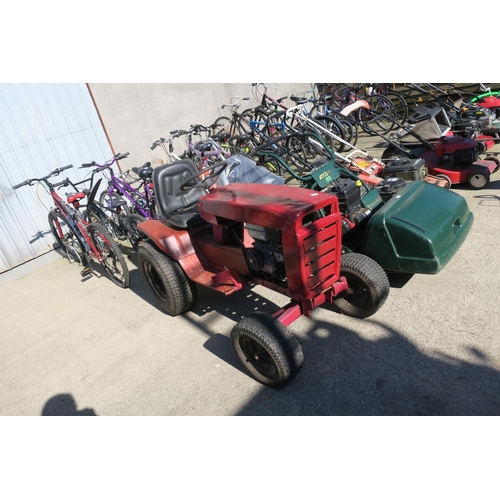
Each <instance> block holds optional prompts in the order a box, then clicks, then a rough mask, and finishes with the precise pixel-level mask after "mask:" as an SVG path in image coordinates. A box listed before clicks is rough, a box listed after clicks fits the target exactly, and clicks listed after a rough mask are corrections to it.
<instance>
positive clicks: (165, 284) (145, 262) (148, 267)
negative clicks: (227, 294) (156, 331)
mask: <svg viewBox="0 0 500 500" xmlns="http://www.w3.org/2000/svg"><path fill="white" fill-rule="evenodd" d="M137 258H138V261H139V269H140V270H141V272H142V274H143V275H144V277H145V278H146V283H147V284H148V286H149V288H150V290H151V291H152V292H153V295H154V296H155V298H156V300H157V301H158V303H159V305H160V306H161V308H162V309H164V310H165V311H166V312H167V313H169V314H171V315H172V316H177V315H178V314H182V313H185V312H186V311H188V310H189V309H191V307H192V306H193V304H194V303H195V302H196V299H197V294H196V292H197V290H196V284H195V283H193V282H192V281H191V280H189V279H188V277H187V276H186V275H185V274H184V271H183V270H182V268H181V266H180V265H179V264H178V263H177V262H176V261H175V260H173V259H171V258H170V257H169V256H168V255H165V254H164V253H162V252H160V251H159V250H157V249H156V248H155V247H154V246H153V245H151V243H148V242H146V241H145V242H143V243H141V244H140V245H139V250H138V251H137Z"/></svg>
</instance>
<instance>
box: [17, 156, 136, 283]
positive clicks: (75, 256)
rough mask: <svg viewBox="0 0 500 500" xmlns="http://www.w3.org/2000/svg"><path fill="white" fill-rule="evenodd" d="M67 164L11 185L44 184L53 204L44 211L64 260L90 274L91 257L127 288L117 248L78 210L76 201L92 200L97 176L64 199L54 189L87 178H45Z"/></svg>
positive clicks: (127, 278)
mask: <svg viewBox="0 0 500 500" xmlns="http://www.w3.org/2000/svg"><path fill="white" fill-rule="evenodd" d="M69 168H73V165H66V166H65V167H60V168H56V169H55V170H53V171H52V172H50V173H49V174H48V175H46V176H45V177H40V178H33V179H26V180H25V181H23V182H21V183H19V184H16V185H15V186H12V188H13V189H19V188H21V187H22V186H31V185H33V184H34V183H40V184H42V185H44V186H45V187H46V188H47V189H48V192H49V195H50V196H51V198H52V200H53V202H54V205H55V206H54V207H53V208H51V209H50V210H49V213H48V222H49V226H50V229H51V232H52V234H53V236H54V238H55V239H56V241H57V243H58V245H59V246H60V248H61V249H62V250H63V251H65V252H66V256H67V258H68V261H69V262H78V263H79V264H80V265H82V266H83V270H82V271H81V273H80V274H81V276H82V277H86V276H89V275H90V274H91V272H92V262H93V261H95V262H98V263H99V264H100V265H101V267H102V269H103V270H104V272H105V273H106V274H107V276H108V277H109V278H110V279H111V281H113V283H115V284H117V285H118V286H120V287H121V288H127V287H128V286H129V284H130V273H129V270H128V267H127V264H126V262H125V259H124V257H123V254H122V252H121V250H120V248H119V247H118V245H117V244H116V242H115V241H114V240H113V237H112V236H111V235H110V234H109V231H108V230H107V229H106V228H105V227H104V226H103V225H102V224H101V223H99V222H91V223H89V222H88V221H87V220H86V219H85V218H84V216H83V214H82V213H81V212H80V209H81V208H83V207H82V206H81V205H80V202H81V200H82V199H83V198H85V197H87V207H90V206H91V205H92V204H93V203H94V199H95V196H96V193H97V190H98V188H99V185H100V180H99V182H97V183H96V184H95V185H94V187H93V188H92V190H85V191H84V192H76V193H75V194H71V195H69V196H68V197H67V201H64V200H63V199H62V197H61V196H60V195H59V194H58V193H57V191H56V189H58V188H60V187H62V186H65V187H67V186H70V185H71V186H72V187H73V188H75V189H76V185H77V184H81V183H82V182H87V181H80V182H79V183H72V182H71V181H70V180H69V178H66V179H64V180H63V181H62V182H58V183H52V182H50V181H49V179H50V178H51V177H54V176H57V175H59V174H60V173H61V172H63V171H64V170H67V169H69ZM77 191H78V190H77Z"/></svg>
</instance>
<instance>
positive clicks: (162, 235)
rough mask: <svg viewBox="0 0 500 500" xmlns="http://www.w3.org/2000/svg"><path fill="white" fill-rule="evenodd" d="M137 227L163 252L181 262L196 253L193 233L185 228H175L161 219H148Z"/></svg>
mask: <svg viewBox="0 0 500 500" xmlns="http://www.w3.org/2000/svg"><path fill="white" fill-rule="evenodd" d="M137 229H139V231H141V233H143V234H145V235H146V236H147V237H148V238H149V239H150V240H151V241H152V242H153V243H154V244H155V245H156V246H157V247H158V249H159V250H161V251H162V252H163V253H165V254H166V255H168V256H169V257H171V258H172V259H173V260H175V261H177V262H180V261H182V259H185V258H186V257H188V256H189V255H192V254H194V253H195V249H194V247H193V243H192V241H191V235H190V234H189V232H188V231H186V230H185V229H174V228H172V227H170V226H167V224H165V223H164V222H162V221H161V220H155V219H148V220H145V221H143V222H140V223H139V224H137Z"/></svg>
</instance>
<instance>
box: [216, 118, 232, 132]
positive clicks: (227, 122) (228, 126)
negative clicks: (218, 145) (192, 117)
mask: <svg viewBox="0 0 500 500" xmlns="http://www.w3.org/2000/svg"><path fill="white" fill-rule="evenodd" d="M233 131H234V126H233V121H232V120H231V118H228V117H227V116H220V117H219V118H217V120H215V121H214V123H213V124H212V135H215V134H232V133H233Z"/></svg>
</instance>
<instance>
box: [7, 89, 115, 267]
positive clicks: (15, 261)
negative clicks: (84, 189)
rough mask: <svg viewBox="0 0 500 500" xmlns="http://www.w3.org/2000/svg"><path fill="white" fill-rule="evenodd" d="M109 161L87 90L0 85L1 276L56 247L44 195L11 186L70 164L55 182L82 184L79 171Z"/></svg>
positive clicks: (42, 191)
mask: <svg viewBox="0 0 500 500" xmlns="http://www.w3.org/2000/svg"><path fill="white" fill-rule="evenodd" d="M112 156H113V153H112V152H111V148H110V146H109V144H108V141H107V139H106V136H105V133H104V131H103V129H102V126H101V123H100V121H99V117H98V115H97V112H96V110H95V107H94V104H93V102H92V99H91V96H90V94H89V91H88V89H87V86H86V85H85V84H78V83H68V84H63V83H61V84H51V83H45V84H35V83H28V84H23V83H2V84H0V273H1V272H3V271H6V270H8V269H11V268H13V267H15V266H17V265H19V264H22V263H24V262H27V261H29V260H31V259H33V258H35V257H37V256H39V255H42V254H44V253H46V252H48V251H50V250H52V249H53V243H54V239H53V237H52V235H51V233H50V230H49V226H48V222H47V213H48V209H49V208H50V206H52V203H51V198H50V196H49V195H48V194H47V193H46V191H45V189H44V188H43V187H42V185H38V186H35V185H34V186H32V187H30V186H24V187H22V188H20V189H17V190H14V189H12V186H13V185H16V184H18V183H20V182H22V181H24V180H25V179H28V178H33V177H42V176H44V175H46V174H48V173H49V172H50V171H52V170H54V169H55V168H57V167H62V166H64V165H68V164H70V163H71V164H73V165H74V168H73V169H70V170H67V171H65V172H64V173H63V174H62V175H61V176H60V178H56V179H57V181H59V180H62V179H64V177H66V175H64V174H67V176H68V177H70V178H71V179H72V180H75V181H78V180H82V179H83V178H84V176H85V175H86V174H87V173H88V171H87V170H84V169H80V170H78V168H77V167H79V166H80V165H81V164H82V163H85V162H90V161H92V160H96V161H97V162H99V163H102V162H103V161H104V160H107V159H109V158H111V157H112ZM63 190H65V188H62V190H61V192H62V194H64V192H63Z"/></svg>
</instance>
